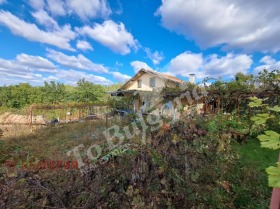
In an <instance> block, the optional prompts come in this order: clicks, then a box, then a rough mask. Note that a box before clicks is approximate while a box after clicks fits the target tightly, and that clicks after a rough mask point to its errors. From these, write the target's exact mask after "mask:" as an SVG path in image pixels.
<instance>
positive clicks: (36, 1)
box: [28, 0, 45, 10]
mask: <svg viewBox="0 0 280 209" xmlns="http://www.w3.org/2000/svg"><path fill="white" fill-rule="evenodd" d="M28 3H29V5H30V6H31V7H33V9H36V10H39V9H43V8H44V7H45V0H29V1H28Z"/></svg>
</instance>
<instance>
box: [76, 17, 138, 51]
mask: <svg viewBox="0 0 280 209" xmlns="http://www.w3.org/2000/svg"><path fill="white" fill-rule="evenodd" d="M76 30H77V31H78V32H79V33H80V34H82V35H87V36H89V37H91V38H93V39H94V40H96V41H97V42H99V43H101V44H103V45H104V46H106V47H108V48H110V49H111V50H113V51H114V52H116V53H120V54H122V55H125V54H128V53H130V51H131V49H137V47H138V46H137V40H135V39H134V38H133V36H132V34H131V33H129V32H128V31H127V30H126V28H125V26H124V24H123V23H121V22H120V23H119V24H118V23H115V22H114V21H112V20H106V21H104V22H103V23H102V24H98V23H95V24H94V25H93V27H89V26H84V27H82V28H77V29H76Z"/></svg>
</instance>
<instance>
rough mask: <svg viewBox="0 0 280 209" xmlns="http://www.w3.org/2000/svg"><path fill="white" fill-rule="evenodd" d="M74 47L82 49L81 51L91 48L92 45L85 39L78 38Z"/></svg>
mask: <svg viewBox="0 0 280 209" xmlns="http://www.w3.org/2000/svg"><path fill="white" fill-rule="evenodd" d="M76 47H77V48H78V49H81V50H83V51H86V50H93V48H92V46H91V45H90V43H89V42H87V41H81V40H78V41H77V44H76Z"/></svg>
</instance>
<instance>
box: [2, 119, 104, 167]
mask: <svg viewBox="0 0 280 209" xmlns="http://www.w3.org/2000/svg"><path fill="white" fill-rule="evenodd" d="M104 129H105V124H104V122H103V121H101V120H99V121H88V122H83V123H73V124H64V125H62V126H54V127H46V128H42V129H37V130H34V131H33V133H31V132H30V130H29V129H27V128H26V129H23V130H21V131H20V132H18V133H17V134H15V135H12V136H8V137H4V138H2V140H1V141H0V143H1V144H0V150H1V157H0V163H1V164H2V163H4V162H5V161H6V160H14V161H18V160H22V161H26V160H27V159H28V160H30V161H35V160H44V159H48V160H74V158H73V156H70V157H68V156H67V154H66V153H67V152H68V151H69V150H71V149H73V148H74V147H76V146H78V145H80V144H84V146H85V150H84V152H83V150H82V149H81V153H85V152H86V148H88V147H89V146H90V145H93V144H96V143H102V142H104V140H105V137H104V136H103V134H102V132H103V131H104Z"/></svg>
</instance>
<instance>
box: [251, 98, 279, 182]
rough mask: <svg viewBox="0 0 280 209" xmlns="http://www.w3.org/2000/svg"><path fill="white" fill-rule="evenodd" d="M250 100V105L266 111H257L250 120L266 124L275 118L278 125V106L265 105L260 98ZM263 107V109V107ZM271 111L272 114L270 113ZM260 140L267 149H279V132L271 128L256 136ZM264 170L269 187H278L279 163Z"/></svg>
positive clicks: (257, 123)
mask: <svg viewBox="0 0 280 209" xmlns="http://www.w3.org/2000/svg"><path fill="white" fill-rule="evenodd" d="M251 101H252V102H250V103H249V106H250V107H254V108H259V107H261V108H262V110H263V111H266V112H267V113H259V114H257V115H256V116H255V117H252V118H251V120H253V121H254V122H255V124H256V125H258V126H259V125H266V123H267V121H268V119H271V118H277V119H276V121H275V122H277V123H278V124H277V125H280V117H279V112H280V107H279V106H274V107H267V105H264V104H263V100H260V99H258V98H251ZM263 107H265V109H263ZM271 112H272V113H273V114H271ZM257 138H258V139H259V140H260V141H261V146H262V147H264V148H268V149H274V150H279V149H280V134H279V133H277V132H275V131H273V130H267V131H265V132H264V134H261V135H259V136H258V137H257ZM266 172H267V173H268V181H269V186H271V187H280V175H279V174H280V166H279V163H278V164H277V166H276V167H273V166H271V167H269V168H267V169H266Z"/></svg>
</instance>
